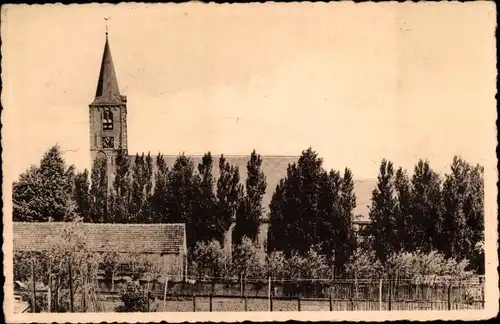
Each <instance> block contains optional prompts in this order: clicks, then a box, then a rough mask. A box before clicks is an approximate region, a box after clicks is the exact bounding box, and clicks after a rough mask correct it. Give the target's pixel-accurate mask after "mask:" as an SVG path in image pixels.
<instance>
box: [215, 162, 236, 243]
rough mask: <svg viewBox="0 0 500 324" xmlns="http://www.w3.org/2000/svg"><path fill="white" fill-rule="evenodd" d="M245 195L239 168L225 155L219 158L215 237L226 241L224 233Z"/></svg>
mask: <svg viewBox="0 0 500 324" xmlns="http://www.w3.org/2000/svg"><path fill="white" fill-rule="evenodd" d="M242 197H243V186H242V185H241V184H240V174H239V168H238V167H237V166H232V165H231V164H229V162H227V161H226V159H225V158H224V155H221V156H220V158H219V179H217V191H216V198H217V223H216V224H215V228H216V230H215V232H216V233H217V237H215V239H216V240H217V241H219V242H221V243H223V241H224V233H226V232H227V231H228V229H229V227H230V226H231V223H232V221H233V219H234V217H235V213H236V210H237V208H238V206H239V204H240V202H241V199H242Z"/></svg>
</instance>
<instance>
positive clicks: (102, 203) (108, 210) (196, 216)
mask: <svg viewBox="0 0 500 324" xmlns="http://www.w3.org/2000/svg"><path fill="white" fill-rule="evenodd" d="M62 154H63V153H62V151H61V149H60V147H58V146H54V147H52V148H51V149H50V150H49V151H48V152H47V153H45V155H44V157H43V158H42V160H41V163H40V166H32V167H31V168H30V169H28V170H27V171H26V172H25V173H23V174H22V175H21V176H20V179H19V181H17V182H15V183H14V184H13V201H14V210H13V218H14V220H15V221H41V222H45V221H49V220H53V221H68V220H73V219H75V217H77V216H79V217H82V218H83V219H84V221H86V222H95V223H178V222H180V223H185V224H186V227H187V232H188V233H187V237H188V245H189V246H194V244H196V242H198V241H206V240H211V239H216V240H218V241H219V242H221V243H222V242H223V238H224V234H225V233H226V232H227V230H228V229H229V226H230V225H231V222H232V220H233V218H234V217H236V227H235V229H234V237H233V239H234V241H235V242H236V243H238V242H239V241H241V238H242V237H243V236H247V237H251V238H252V239H253V240H255V238H256V236H257V234H258V230H259V223H260V219H261V217H262V209H263V208H262V197H263V195H264V193H265V190H266V187H267V183H266V177H265V175H264V173H263V172H262V168H261V164H262V159H261V157H260V156H259V155H258V154H257V153H256V152H255V151H253V152H252V154H251V156H250V159H249V161H248V163H247V170H246V171H247V179H246V181H245V184H244V185H243V184H242V183H241V182H240V174H239V172H240V171H239V169H238V167H237V166H233V165H231V164H230V163H229V162H228V161H227V160H226V159H225V158H224V156H223V155H221V157H220V158H219V159H218V168H219V175H220V176H219V177H218V178H217V179H215V178H214V176H213V173H212V170H213V167H214V158H213V157H212V155H211V154H210V152H208V153H207V154H205V155H204V156H203V158H202V160H201V163H199V164H198V165H197V167H196V168H195V163H194V161H193V160H192V159H190V158H189V157H187V156H185V155H180V156H178V158H177V159H176V161H175V163H174V165H172V166H167V163H166V160H165V157H164V156H163V155H161V154H159V155H158V156H157V157H156V161H153V158H152V157H151V156H150V155H149V154H148V155H146V156H145V155H144V154H142V155H136V156H135V158H133V159H130V158H129V157H128V156H127V155H125V152H122V153H120V154H118V156H117V157H116V161H114V162H115V168H116V171H115V176H114V178H113V183H112V184H108V179H109V178H108V170H107V161H106V159H104V158H97V159H95V161H94V165H93V167H92V170H91V173H90V174H89V172H88V171H87V170H84V171H83V172H76V171H75V169H74V167H73V166H70V167H68V166H66V164H65V163H64V159H63V157H62ZM153 163H154V164H155V165H156V168H154V167H153Z"/></svg>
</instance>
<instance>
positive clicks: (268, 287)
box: [267, 276, 273, 311]
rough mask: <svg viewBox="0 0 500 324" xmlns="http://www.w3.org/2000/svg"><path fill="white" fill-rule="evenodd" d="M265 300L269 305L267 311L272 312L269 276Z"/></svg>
mask: <svg viewBox="0 0 500 324" xmlns="http://www.w3.org/2000/svg"><path fill="white" fill-rule="evenodd" d="M267 299H268V303H269V311H272V310H273V309H272V308H273V305H272V304H273V302H272V299H271V276H269V283H268V285H267Z"/></svg>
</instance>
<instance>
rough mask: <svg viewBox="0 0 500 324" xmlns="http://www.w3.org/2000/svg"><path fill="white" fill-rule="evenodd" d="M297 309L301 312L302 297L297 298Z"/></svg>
mask: <svg viewBox="0 0 500 324" xmlns="http://www.w3.org/2000/svg"><path fill="white" fill-rule="evenodd" d="M297 309H298V310H299V312H300V296H299V297H297Z"/></svg>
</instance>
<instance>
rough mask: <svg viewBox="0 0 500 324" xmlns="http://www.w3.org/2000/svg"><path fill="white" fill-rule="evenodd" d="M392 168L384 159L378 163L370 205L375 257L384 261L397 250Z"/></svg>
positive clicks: (390, 163)
mask: <svg viewBox="0 0 500 324" xmlns="http://www.w3.org/2000/svg"><path fill="white" fill-rule="evenodd" d="M393 182H394V169H393V165H392V162H390V161H389V162H388V161H386V160H385V159H384V160H382V163H381V164H380V173H379V175H378V183H377V188H375V189H374V190H373V193H372V205H371V207H370V214H369V215H370V219H371V225H370V231H371V235H372V236H373V238H374V240H373V243H374V246H373V247H374V249H375V255H376V257H377V258H378V259H379V260H381V261H382V263H384V262H385V261H386V259H387V257H388V256H389V255H390V254H391V253H393V252H395V251H397V250H398V248H399V247H398V246H397V245H396V243H397V234H396V229H397V228H396V219H395V209H396V201H395V199H394V187H393Z"/></svg>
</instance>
